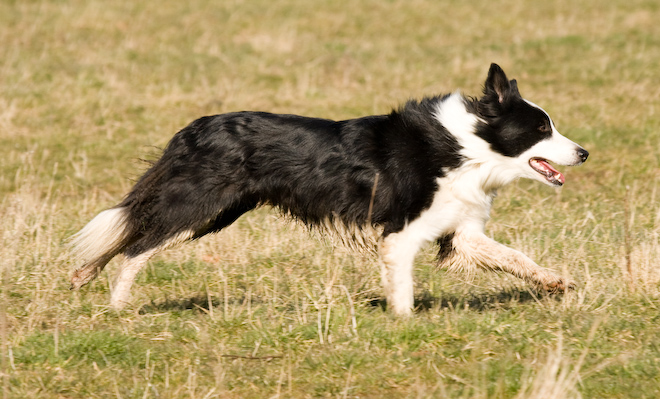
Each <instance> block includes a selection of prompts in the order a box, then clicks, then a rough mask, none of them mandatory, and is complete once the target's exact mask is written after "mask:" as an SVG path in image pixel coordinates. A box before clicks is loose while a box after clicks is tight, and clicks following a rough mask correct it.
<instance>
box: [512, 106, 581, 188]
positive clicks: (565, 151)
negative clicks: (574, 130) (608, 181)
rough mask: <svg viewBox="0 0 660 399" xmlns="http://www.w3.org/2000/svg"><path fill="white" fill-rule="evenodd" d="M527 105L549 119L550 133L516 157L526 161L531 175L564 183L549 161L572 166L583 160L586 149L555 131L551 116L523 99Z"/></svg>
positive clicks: (547, 180)
mask: <svg viewBox="0 0 660 399" xmlns="http://www.w3.org/2000/svg"><path fill="white" fill-rule="evenodd" d="M525 101H526V102H527V103H528V104H529V105H531V106H533V107H535V108H537V109H539V110H541V111H542V112H543V113H544V114H545V115H546V116H547V117H548V120H549V121H550V127H551V129H552V135H551V136H550V137H549V138H547V139H544V140H541V141H539V142H538V143H536V144H535V145H534V146H533V147H532V148H530V149H529V150H527V151H525V152H524V153H522V154H521V155H520V156H519V157H518V158H519V159H521V161H525V162H527V163H528V165H529V168H528V169H531V170H530V172H531V173H530V174H529V176H528V177H531V178H533V179H536V180H540V181H542V182H544V183H546V184H550V185H552V186H561V185H562V184H564V181H565V179H564V175H562V174H561V172H559V171H558V170H557V169H555V168H553V167H552V166H551V165H550V163H549V162H553V163H555V164H558V165H566V166H574V165H579V164H581V163H582V162H584V157H585V154H586V151H584V149H583V148H582V147H580V146H579V145H577V144H576V143H574V142H573V141H571V140H569V139H568V138H566V137H564V136H563V135H561V133H559V132H558V131H557V129H556V128H555V125H554V123H553V122H552V118H550V116H549V115H548V113H547V112H545V110H544V109H543V108H541V107H539V106H538V105H536V104H534V103H532V102H531V101H527V100H525Z"/></svg>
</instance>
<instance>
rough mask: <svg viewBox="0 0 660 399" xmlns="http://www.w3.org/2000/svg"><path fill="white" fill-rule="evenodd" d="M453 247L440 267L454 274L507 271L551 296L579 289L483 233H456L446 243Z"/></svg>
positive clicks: (444, 250) (444, 253)
mask: <svg viewBox="0 0 660 399" xmlns="http://www.w3.org/2000/svg"><path fill="white" fill-rule="evenodd" d="M443 244H444V245H451V247H450V248H442V249H441V253H442V254H443V255H444V257H443V258H442V259H440V263H439V266H441V267H446V268H448V269H450V270H452V269H454V270H456V269H459V270H460V269H465V268H469V267H471V266H478V267H480V268H482V269H486V270H491V271H503V272H507V273H510V274H513V275H514V276H516V277H519V278H522V279H523V280H525V281H527V282H530V283H532V284H534V285H536V286H537V287H539V288H540V289H542V290H544V291H548V292H551V293H554V292H563V291H566V290H569V289H575V283H574V282H572V281H570V280H568V279H566V278H563V277H561V276H558V275H556V274H554V273H553V272H552V271H550V270H548V269H546V268H543V267H540V266H539V265H537V264H536V263H535V262H534V261H533V260H531V259H530V258H529V257H527V255H525V254H523V253H522V252H519V251H516V250H515V249H511V248H509V247H506V246H505V245H502V244H500V243H498V242H496V241H494V240H491V239H490V238H488V237H486V236H485V235H484V234H482V233H477V232H462V233H458V232H457V233H455V234H454V236H453V238H452V239H451V241H449V240H447V241H445V242H443Z"/></svg>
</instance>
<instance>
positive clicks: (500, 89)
mask: <svg viewBox="0 0 660 399" xmlns="http://www.w3.org/2000/svg"><path fill="white" fill-rule="evenodd" d="M514 87H515V90H516V91H517V90H518V85H517V84H515V83H514ZM510 94H511V82H509V79H507V77H506V74H505V73H504V71H503V70H502V68H500V66H499V65H497V64H494V63H493V64H490V69H489V70H488V78H487V79H486V84H485V85H484V95H485V96H486V97H491V96H493V97H496V98H497V101H498V102H499V103H500V104H502V103H504V101H506V100H507V98H508V96H509V95H510Z"/></svg>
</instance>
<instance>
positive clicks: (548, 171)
mask: <svg viewBox="0 0 660 399" xmlns="http://www.w3.org/2000/svg"><path fill="white" fill-rule="evenodd" d="M529 166H531V167H532V169H534V170H535V171H537V172H538V173H540V174H541V175H543V176H544V177H545V179H546V180H547V181H549V182H550V184H553V185H555V186H561V185H563V184H564V181H565V179H564V175H562V174H561V172H560V171H558V170H557V169H555V168H553V167H552V166H550V164H549V163H548V161H547V160H545V159H543V158H532V159H530V160H529Z"/></svg>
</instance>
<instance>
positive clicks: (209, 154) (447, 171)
mask: <svg viewBox="0 0 660 399" xmlns="http://www.w3.org/2000/svg"><path fill="white" fill-rule="evenodd" d="M588 155H589V154H588V152H587V151H586V150H585V149H583V148H582V147H581V146H579V145H577V144H576V143H574V142H572V141H571V140H569V139H568V138H566V137H564V136H562V135H561V134H560V133H559V132H558V131H557V129H556V128H555V125H554V124H553V122H552V119H550V117H549V116H548V114H547V113H546V112H545V111H544V110H543V109H541V108H540V107H539V106H537V105H535V104H534V103H532V102H530V101H527V100H525V99H523V98H522V97H521V95H520V93H519V91H518V85H517V83H516V81H515V80H509V79H508V78H507V76H506V74H505V73H504V71H503V70H502V69H501V68H500V67H499V66H498V65H497V64H492V65H491V66H490V69H489V71H488V77H487V79H486V81H485V84H484V88H483V95H482V96H481V97H480V98H472V97H467V96H464V95H462V94H461V93H460V92H458V91H457V92H454V93H451V94H446V95H441V96H435V97H426V98H423V99H422V100H409V101H408V102H407V103H406V104H405V105H403V106H401V107H400V108H398V109H396V110H394V111H392V112H391V113H390V114H387V115H375V116H366V117H362V118H357V119H350V120H343V121H333V120H328V119H319V118H309V117H302V116H297V115H279V114H271V113H265V112H235V113H227V114H220V115H215V116H206V117H202V118H200V119H197V120H195V121H194V122H192V123H191V124H190V125H188V126H187V127H185V128H183V129H182V130H181V131H179V132H178V133H177V134H176V135H175V136H174V137H173V138H172V140H171V141H170V142H169V144H168V145H167V147H166V148H165V150H164V151H163V154H162V156H161V158H160V159H158V160H157V161H156V162H154V163H153V165H152V166H151V167H150V169H148V170H147V171H146V173H144V175H143V176H142V177H140V178H139V180H138V181H137V183H136V184H135V186H134V187H133V188H132V189H131V191H130V192H129V193H128V195H127V196H126V197H125V198H124V200H123V201H122V202H121V203H119V204H118V205H117V206H115V207H114V208H111V209H108V210H105V211H102V212H101V213H99V214H98V215H97V216H96V217H94V218H93V219H92V220H91V221H90V222H89V223H88V224H87V225H86V226H85V227H84V228H83V229H82V230H80V231H79V232H78V233H77V234H75V235H74V236H73V237H72V239H71V244H72V248H73V252H74V253H75V254H76V255H77V257H78V258H79V260H80V262H81V263H82V265H81V266H80V267H79V268H78V269H77V270H76V271H75V272H74V273H73V276H72V278H71V288H72V289H78V288H80V287H82V286H83V285H85V284H87V283H89V282H90V281H91V280H93V279H94V278H95V277H96V276H97V275H98V274H99V272H100V271H101V270H102V269H103V268H104V266H105V265H106V264H107V263H108V262H109V261H110V259H112V258H113V257H115V256H116V255H118V254H123V255H124V256H125V259H124V261H123V263H122V264H121V266H120V270H119V273H118V275H117V277H116V279H115V282H114V284H113V288H112V294H111V301H110V304H111V306H112V307H114V308H116V309H121V308H122V307H124V306H125V305H126V304H127V303H129V298H130V296H129V291H130V288H131V286H132V284H133V281H134V279H135V277H136V275H137V274H138V272H139V271H140V270H141V269H142V268H143V267H144V266H145V264H146V263H147V261H148V260H149V258H151V257H152V256H153V255H155V254H156V253H158V252H160V251H163V250H165V249H166V248H169V247H172V246H173V245H176V244H180V243H182V242H185V241H188V240H194V239H198V238H201V237H202V236H204V235H206V234H209V233H214V232H218V231H220V230H222V229H223V228H225V227H226V226H228V225H230V224H231V223H233V222H234V221H236V220H237V219H238V218H239V217H240V216H241V215H243V214H244V213H246V212H248V211H250V210H253V209H255V208H257V207H259V206H264V205H268V206H272V207H275V208H278V209H279V210H280V211H281V212H282V213H283V214H284V215H287V216H290V217H292V218H294V219H296V220H298V221H300V222H302V223H303V224H305V225H307V226H309V227H312V228H320V229H321V230H327V231H334V232H339V235H340V236H341V237H342V238H344V239H345V240H346V241H352V242H359V243H363V244H364V243H365V242H366V243H367V245H371V244H369V243H372V244H373V245H374V246H375V248H376V251H377V252H378V254H379V256H378V258H379V262H380V264H381V276H382V283H383V286H384V291H385V295H386V303H387V307H388V309H391V311H392V312H393V313H394V314H396V315H400V316H407V315H410V314H412V311H413V304H414V302H413V261H414V258H415V254H416V253H417V252H418V250H419V249H420V248H421V247H422V246H423V245H425V244H427V243H430V242H433V241H435V242H437V243H438V244H439V246H440V249H439V252H438V262H439V265H440V266H441V267H446V268H449V269H466V270H474V268H475V267H477V268H482V269H487V270H492V271H502V272H507V273H511V274H513V275H515V276H517V277H519V278H522V279H523V280H525V281H527V282H529V283H531V284H533V285H535V286H536V287H538V288H539V289H542V290H545V291H549V292H563V291H565V290H569V289H573V288H575V284H574V283H573V282H572V281H570V280H568V279H566V278H564V277H561V276H558V275H556V274H555V273H553V272H551V271H550V270H548V269H545V268H542V267H540V266H538V265H537V264H536V263H534V262H533V261H532V260H531V259H530V258H528V257H527V256H525V255H524V254H522V253H521V252H518V251H516V250H513V249H510V248H508V247H506V246H504V245H502V244H499V243H497V242H495V241H494V240H492V239H490V238H488V237H487V236H486V235H485V234H484V227H485V224H486V222H487V220H488V219H489V213H490V209H491V206H492V203H493V199H494V197H495V195H496V192H497V189H498V188H500V187H502V186H504V185H506V184H508V183H510V182H512V181H514V180H516V179H518V178H523V177H524V178H529V179H533V180H538V181H540V182H542V183H545V184H547V185H549V186H552V187H559V186H562V185H563V184H564V180H565V179H564V176H563V175H562V174H561V173H560V172H559V171H558V170H556V169H555V168H554V167H553V166H551V165H550V162H552V163H554V164H557V165H564V166H574V165H579V164H581V163H583V162H584V161H586V159H587V157H588ZM374 236H375V237H376V238H375V239H374V238H373V237H374ZM365 237H367V238H366V239H365ZM369 237H371V239H369Z"/></svg>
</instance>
